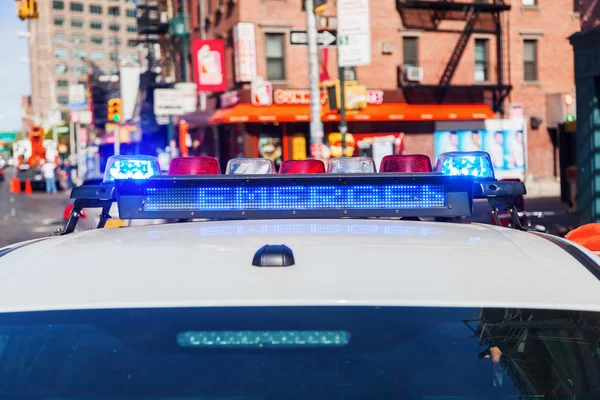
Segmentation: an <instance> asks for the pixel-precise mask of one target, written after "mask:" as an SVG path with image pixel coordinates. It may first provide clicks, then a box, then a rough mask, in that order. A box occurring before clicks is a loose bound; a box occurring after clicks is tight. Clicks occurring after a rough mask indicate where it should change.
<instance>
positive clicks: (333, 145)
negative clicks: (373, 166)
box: [328, 132, 356, 158]
mask: <svg viewBox="0 0 600 400" xmlns="http://www.w3.org/2000/svg"><path fill="white" fill-rule="evenodd" d="M328 139H329V151H330V152H331V158H336V157H342V134H341V133H339V132H331V133H330V134H329V136H328ZM355 147H356V141H355V140H354V136H352V134H351V133H346V157H352V156H353V155H354V149H355Z"/></svg>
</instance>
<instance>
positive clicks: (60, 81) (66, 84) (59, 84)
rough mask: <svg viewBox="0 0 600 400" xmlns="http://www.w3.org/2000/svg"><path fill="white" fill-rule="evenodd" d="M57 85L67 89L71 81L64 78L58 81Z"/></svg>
mask: <svg viewBox="0 0 600 400" xmlns="http://www.w3.org/2000/svg"><path fill="white" fill-rule="evenodd" d="M56 86H57V87H58V88H59V89H66V88H68V87H69V82H68V81H65V80H63V79H60V80H58V81H56Z"/></svg>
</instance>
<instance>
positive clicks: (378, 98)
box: [273, 89, 383, 105]
mask: <svg viewBox="0 0 600 400" xmlns="http://www.w3.org/2000/svg"><path fill="white" fill-rule="evenodd" d="M273 102H274V103H275V104H310V91H309V90H306V89H277V90H275V92H274V93H273ZM326 102H327V92H326V91H325V90H323V91H321V104H325V103H326ZM382 103H383V91H381V90H367V104H372V105H375V104H382Z"/></svg>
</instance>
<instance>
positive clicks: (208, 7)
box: [206, 0, 213, 15]
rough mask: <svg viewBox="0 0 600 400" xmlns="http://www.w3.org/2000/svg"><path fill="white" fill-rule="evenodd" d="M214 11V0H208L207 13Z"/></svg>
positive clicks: (210, 13)
mask: <svg viewBox="0 0 600 400" xmlns="http://www.w3.org/2000/svg"><path fill="white" fill-rule="evenodd" d="M212 12H213V6H212V0H206V15H212Z"/></svg>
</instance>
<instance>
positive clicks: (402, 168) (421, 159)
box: [379, 154, 433, 172]
mask: <svg viewBox="0 0 600 400" xmlns="http://www.w3.org/2000/svg"><path fill="white" fill-rule="evenodd" d="M432 170H433V169H432V168H431V160H430V159H429V157H427V156H426V155H423V154H411V155H400V154H394V155H389V156H385V157H383V159H382V160H381V166H380V167H379V172H431V171H432Z"/></svg>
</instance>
